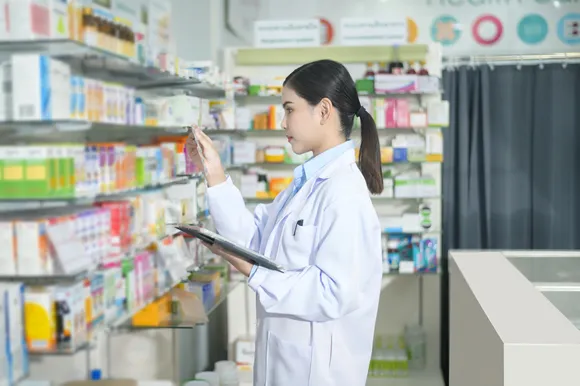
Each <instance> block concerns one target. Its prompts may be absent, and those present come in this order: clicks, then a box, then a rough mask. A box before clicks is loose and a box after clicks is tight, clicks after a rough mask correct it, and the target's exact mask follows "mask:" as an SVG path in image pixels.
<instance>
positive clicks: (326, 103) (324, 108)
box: [319, 98, 333, 125]
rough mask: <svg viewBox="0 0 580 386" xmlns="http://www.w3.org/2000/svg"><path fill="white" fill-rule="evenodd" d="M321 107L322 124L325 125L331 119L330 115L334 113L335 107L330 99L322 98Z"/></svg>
mask: <svg viewBox="0 0 580 386" xmlns="http://www.w3.org/2000/svg"><path fill="white" fill-rule="evenodd" d="M319 105H320V124H321V125H324V124H325V123H326V122H328V120H329V119H330V113H331V112H332V109H333V106H332V102H331V101H330V99H328V98H322V100H321V101H320V103H319Z"/></svg>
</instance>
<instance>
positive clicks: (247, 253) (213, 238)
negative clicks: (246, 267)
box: [172, 224, 284, 272]
mask: <svg viewBox="0 0 580 386" xmlns="http://www.w3.org/2000/svg"><path fill="white" fill-rule="evenodd" d="M172 226H173V227H174V228H176V229H179V230H180V231H182V232H184V233H187V234H188V235H190V236H192V237H195V238H197V239H200V240H201V241H203V242H205V243H207V244H210V245H214V244H215V245H218V246H219V247H221V248H222V249H223V250H224V251H226V252H229V253H231V254H232V255H236V256H238V257H241V258H242V259H244V260H247V261H249V262H251V263H254V264H256V265H259V266H260V267H264V268H268V269H271V270H273V271H278V272H284V268H283V267H282V266H280V265H278V264H276V263H274V262H273V261H272V260H270V259H268V258H267V257H266V256H263V255H261V254H259V253H257V252H255V251H253V250H251V249H249V248H246V247H242V246H240V245H238V244H236V243H234V242H233V241H230V240H228V239H226V238H225V237H222V236H220V235H218V234H217V233H215V232H212V231H210V230H208V229H205V228H202V227H200V226H197V225H187V224H178V225H172Z"/></svg>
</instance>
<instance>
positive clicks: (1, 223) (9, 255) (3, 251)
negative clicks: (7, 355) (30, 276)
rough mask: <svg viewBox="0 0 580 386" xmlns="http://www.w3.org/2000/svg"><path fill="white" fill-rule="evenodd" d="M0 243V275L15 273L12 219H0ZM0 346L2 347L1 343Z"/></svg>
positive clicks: (14, 238) (14, 237)
mask: <svg viewBox="0 0 580 386" xmlns="http://www.w3.org/2000/svg"><path fill="white" fill-rule="evenodd" d="M0 245H2V248H0V275H16V274H17V273H18V266H17V260H16V233H15V230H14V222H13V221H9V220H0ZM0 339H1V338H0ZM0 343H1V342H0ZM0 347H2V345H1V344H0Z"/></svg>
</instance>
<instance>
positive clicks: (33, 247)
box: [15, 218, 54, 276]
mask: <svg viewBox="0 0 580 386" xmlns="http://www.w3.org/2000/svg"><path fill="white" fill-rule="evenodd" d="M47 227H48V220H47V219H44V218H38V219H34V218H30V219H23V220H18V221H16V222H15V230H16V259H17V261H18V274H20V275H31V276H32V275H51V274H53V273H54V266H53V261H52V256H51V254H50V250H49V246H48V234H47Z"/></svg>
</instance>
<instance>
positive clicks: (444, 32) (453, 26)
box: [431, 15, 461, 46]
mask: <svg viewBox="0 0 580 386" xmlns="http://www.w3.org/2000/svg"><path fill="white" fill-rule="evenodd" d="M460 37H461V28H460V26H459V22H458V21H457V19H456V18H454V17H453V16H451V15H443V16H439V17H438V18H436V19H435V20H433V24H432V25H431V39H433V41H435V42H439V43H441V44H442V45H444V46H451V45H453V44H455V43H456V42H457V41H458V40H459V38H460Z"/></svg>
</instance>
